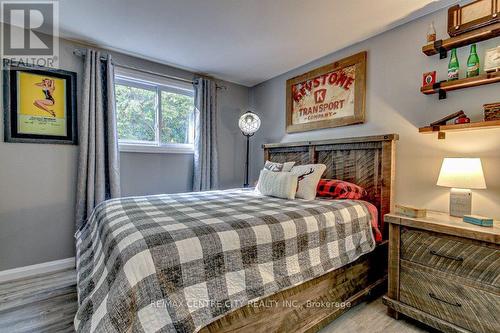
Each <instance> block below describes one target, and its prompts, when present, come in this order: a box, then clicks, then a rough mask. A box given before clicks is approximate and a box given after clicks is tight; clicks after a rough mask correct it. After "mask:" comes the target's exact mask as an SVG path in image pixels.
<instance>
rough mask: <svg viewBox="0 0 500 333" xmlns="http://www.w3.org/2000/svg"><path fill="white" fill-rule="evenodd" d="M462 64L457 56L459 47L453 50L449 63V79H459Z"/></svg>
mask: <svg viewBox="0 0 500 333" xmlns="http://www.w3.org/2000/svg"><path fill="white" fill-rule="evenodd" d="M459 69H460V64H459V63H458V58H457V49H453V50H451V57H450V63H449V64H448V81H453V80H458V70H459Z"/></svg>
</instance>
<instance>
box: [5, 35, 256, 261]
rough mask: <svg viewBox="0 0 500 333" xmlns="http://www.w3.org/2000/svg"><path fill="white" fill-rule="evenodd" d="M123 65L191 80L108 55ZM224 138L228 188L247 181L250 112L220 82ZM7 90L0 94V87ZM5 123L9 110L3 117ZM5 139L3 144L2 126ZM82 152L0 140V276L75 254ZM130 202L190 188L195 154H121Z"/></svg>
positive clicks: (69, 61) (242, 94)
mask: <svg viewBox="0 0 500 333" xmlns="http://www.w3.org/2000/svg"><path fill="white" fill-rule="evenodd" d="M75 47H80V48H81V47H84V46H82V45H79V44H77V43H74V42H70V41H67V40H61V50H60V67H61V69H65V70H70V71H74V72H77V74H78V87H80V86H81V73H82V69H83V65H82V60H81V59H80V58H78V57H76V56H74V55H73V53H72V52H73V50H74V48H75ZM110 53H112V54H113V56H114V59H115V61H116V62H117V63H121V64H126V65H129V66H134V67H138V68H144V69H148V70H151V71H154V72H159V73H164V74H170V75H175V76H178V77H184V78H192V76H193V74H192V73H190V72H187V71H184V70H180V69H176V68H173V67H169V66H166V65H162V64H158V63H153V62H149V61H146V60H142V59H138V58H135V57H131V56H127V55H124V54H120V53H116V52H110ZM219 83H220V84H222V85H225V86H226V87H227V89H226V90H220V91H219V93H218V105H219V107H218V109H219V120H218V125H219V127H218V138H219V144H220V154H219V155H220V157H219V160H220V165H221V166H220V183H221V187H222V188H228V187H235V186H238V185H240V184H241V183H242V182H243V172H242V170H243V166H244V155H243V151H242V150H241V147H243V138H242V136H241V135H240V133H239V130H238V127H237V122H236V119H238V117H239V115H240V114H242V113H243V112H244V111H246V109H247V106H248V93H249V89H248V88H247V87H243V86H239V85H237V84H233V83H229V82H219ZM0 90H1V89H0ZM1 114H2V116H1V117H2V118H3V110H2V112H1ZM1 123H2V126H1V129H0V136H1V137H2V138H3V120H2V122H1ZM77 154H78V147H77V146H65V145H42V144H14V143H5V142H3V140H0V270H5V269H9V268H14V267H21V266H26V265H31V264H37V263H41V262H46V261H51V260H57V259H63V258H68V257H72V256H74V238H73V233H74V222H73V215H74V203H75V184H76V169H77ZM120 158H121V172H122V173H121V183H122V189H123V195H124V196H131V195H145V194H158V193H174V192H185V191H190V190H191V185H192V170H193V166H192V164H193V155H192V154H153V153H149V154H148V153H121V156H120Z"/></svg>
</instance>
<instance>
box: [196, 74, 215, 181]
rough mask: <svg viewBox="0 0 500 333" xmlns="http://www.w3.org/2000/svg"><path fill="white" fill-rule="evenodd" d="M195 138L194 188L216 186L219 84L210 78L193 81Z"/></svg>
mask: <svg viewBox="0 0 500 333" xmlns="http://www.w3.org/2000/svg"><path fill="white" fill-rule="evenodd" d="M194 90H195V94H194V103H195V126H196V127H195V140H194V175H193V191H207V190H213V189H217V187H218V185H219V180H218V161H217V85H216V84H215V81H213V80H210V79H207V78H198V79H196V80H195V82H194Z"/></svg>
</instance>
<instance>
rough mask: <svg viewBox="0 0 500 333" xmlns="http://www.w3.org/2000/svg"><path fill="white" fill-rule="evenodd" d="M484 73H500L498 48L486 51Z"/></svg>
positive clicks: (499, 49)
mask: <svg viewBox="0 0 500 333" xmlns="http://www.w3.org/2000/svg"><path fill="white" fill-rule="evenodd" d="M484 71H485V72H486V73H490V72H498V71H500V46H497V47H494V48H491V49H488V50H486V52H485V53H484Z"/></svg>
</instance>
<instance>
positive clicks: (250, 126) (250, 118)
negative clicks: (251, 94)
mask: <svg viewBox="0 0 500 333" xmlns="http://www.w3.org/2000/svg"><path fill="white" fill-rule="evenodd" d="M238 126H239V127H240V130H241V131H242V132H243V134H245V135H252V134H254V133H255V132H257V131H258V130H259V128H260V118H259V116H257V115H256V114H255V113H253V112H250V111H247V112H245V113H244V114H243V115H242V116H241V117H240V120H239V121H238Z"/></svg>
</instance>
